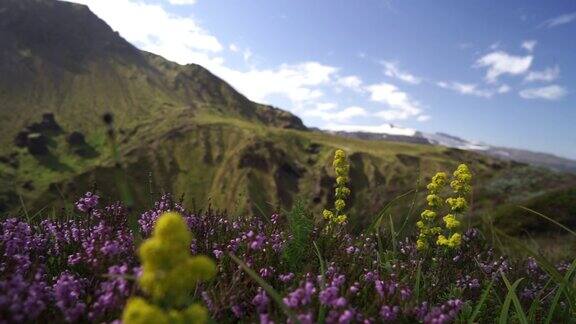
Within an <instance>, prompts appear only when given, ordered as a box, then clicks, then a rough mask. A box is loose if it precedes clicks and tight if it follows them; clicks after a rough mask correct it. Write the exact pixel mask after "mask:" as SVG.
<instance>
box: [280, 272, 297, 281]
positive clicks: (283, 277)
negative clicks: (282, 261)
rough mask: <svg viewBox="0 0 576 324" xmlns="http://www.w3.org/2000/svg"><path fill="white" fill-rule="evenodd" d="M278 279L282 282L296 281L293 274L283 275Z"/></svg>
mask: <svg viewBox="0 0 576 324" xmlns="http://www.w3.org/2000/svg"><path fill="white" fill-rule="evenodd" d="M278 279H280V281H282V282H288V281H290V280H292V279H294V274H293V273H292V272H289V273H286V274H281V275H279V276H278Z"/></svg>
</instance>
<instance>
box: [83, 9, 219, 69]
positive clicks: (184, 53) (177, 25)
mask: <svg viewBox="0 0 576 324" xmlns="http://www.w3.org/2000/svg"><path fill="white" fill-rule="evenodd" d="M75 2H78V3H82V4H86V5H88V6H89V7H90V9H91V10H92V11H93V12H94V13H96V14H97V15H98V16H99V17H100V18H102V19H104V20H105V21H106V22H107V23H108V24H109V25H110V26H112V28H113V29H114V30H117V31H119V32H120V34H121V35H122V36H123V37H124V38H126V39H127V40H128V41H130V42H131V43H133V44H135V45H136V46H138V47H139V48H140V49H143V50H145V51H149V52H153V53H156V54H158V55H162V56H164V57H167V58H169V59H170V60H173V61H176V62H178V63H181V64H185V63H191V62H194V63H198V64H201V65H208V64H214V63H219V62H222V58H220V57H217V56H215V54H217V53H219V52H220V51H222V49H223V46H222V44H221V43H220V42H219V41H218V39H217V38H216V37H214V36H213V35H211V34H210V33H209V32H207V31H206V30H204V29H203V28H202V27H200V25H198V24H197V23H196V21H195V20H194V19H192V18H189V17H182V16H176V15H173V14H171V13H169V12H167V11H166V10H164V8H163V7H162V6H161V5H158V4H147V3H142V2H136V1H130V0H75ZM126 13H130V17H129V19H127V18H126Z"/></svg>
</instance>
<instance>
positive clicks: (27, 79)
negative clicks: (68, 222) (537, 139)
mask: <svg viewBox="0 0 576 324" xmlns="http://www.w3.org/2000/svg"><path fill="white" fill-rule="evenodd" d="M0 39H2V40H5V41H2V42H1V43H0V155H1V157H0V210H2V211H3V212H6V211H10V212H13V213H15V212H22V211H21V209H22V205H23V204H22V202H23V203H24V205H25V206H26V208H27V210H30V211H36V210H39V209H41V208H44V207H52V206H54V207H58V206H62V204H63V203H64V201H69V200H70V199H72V198H73V197H77V196H79V195H80V194H81V193H82V192H84V191H86V190H89V189H90V190H93V189H96V190H98V188H106V192H107V193H108V194H110V193H111V194H112V195H113V197H111V198H116V199H118V198H120V196H121V194H120V192H118V190H117V189H116V188H117V187H118V185H119V184H120V185H122V184H127V185H128V187H129V191H130V192H131V195H132V196H133V199H134V201H135V202H136V204H135V205H136V206H146V204H143V203H149V202H150V201H153V200H154V199H155V198H157V196H158V195H159V194H161V193H162V192H173V193H174V194H175V195H176V196H177V197H182V198H183V199H184V203H185V204H186V205H188V206H191V207H198V208H205V207H207V206H208V205H211V206H213V207H216V208H223V209H228V210H229V211H231V212H232V213H259V212H260V211H262V212H265V213H267V212H271V211H276V210H280V209H282V208H289V207H290V206H291V205H292V204H293V203H294V202H295V201H296V200H297V199H303V200H304V201H305V202H306V203H307V204H308V205H309V206H310V208H311V209H312V210H314V211H316V212H318V211H320V210H321V209H322V207H323V206H324V205H326V204H327V203H329V202H330V201H329V200H330V199H331V198H330V197H332V188H333V183H334V175H333V174H332V171H331V168H330V163H331V162H330V161H331V154H332V153H333V151H334V149H335V148H343V149H345V150H346V151H347V152H348V154H349V157H350V161H351V164H352V165H351V172H352V173H351V181H352V183H351V187H352V192H353V197H352V199H353V201H354V202H353V204H352V205H353V206H354V207H353V210H352V211H351V213H352V214H354V215H355V217H354V222H356V223H355V225H356V226H358V227H360V226H363V225H365V224H366V223H368V222H369V221H370V217H373V216H374V215H375V214H377V213H378V212H379V209H380V208H381V207H382V206H383V205H385V204H386V203H387V202H388V201H390V200H392V199H393V198H395V197H397V196H399V195H401V194H403V193H405V192H407V191H408V190H411V189H413V188H416V187H417V186H418V184H420V187H423V184H424V183H426V180H427V179H429V177H430V176H431V175H432V173H433V172H435V171H438V170H450V169H454V167H455V166H456V165H457V164H458V163H461V162H465V163H468V164H469V165H470V167H471V169H472V170H473V172H474V174H475V175H476V180H475V181H476V183H475V184H474V187H475V188H478V189H477V192H476V193H475V196H474V208H475V210H474V212H473V214H474V215H477V216H480V215H482V214H483V212H484V211H485V210H487V208H488V207H492V206H493V205H494V204H495V203H507V202H510V203H512V202H518V199H519V198H518V197H520V200H522V199H525V198H528V197H532V196H534V195H539V194H543V193H546V192H547V191H549V190H554V189H556V188H564V187H569V186H574V185H575V184H576V176H574V175H564V174H559V173H554V172H550V171H546V170H542V169H536V168H533V167H529V166H526V165H523V164H519V163H515V162H509V161H500V160H496V159H493V158H490V157H486V156H482V155H479V154H476V153H472V152H465V151H460V150H455V149H447V148H443V147H435V146H430V145H418V144H407V143H394V142H384V141H365V140H358V139H349V138H343V137H339V136H336V135H330V134H326V133H322V132H316V131H310V130H308V129H306V128H305V127H304V126H303V124H302V122H301V121H300V119H299V118H297V117H296V116H294V115H292V114H290V113H288V112H286V111H282V110H280V109H276V108H273V107H270V106H265V105H261V104H257V103H254V102H251V101H249V100H248V99H247V98H246V97H244V96H243V95H241V94H240V93H238V92H236V91H235V90H234V89H233V88H232V87H231V86H230V85H228V84H227V83H225V82H224V81H222V80H221V79H219V78H218V77H216V76H214V75H213V74H211V73H210V72H209V71H207V70H206V69H204V68H202V67H201V66H198V65H186V66H181V65H178V64H175V63H172V62H169V61H167V60H165V59H163V58H162V57H159V56H157V55H153V54H150V53H146V52H142V51H139V50H137V49H136V48H135V47H133V46H132V45H130V44H129V43H128V42H126V41H125V40H124V39H122V38H121V37H120V36H119V35H118V34H116V33H114V32H113V31H112V29H110V27H108V26H107V25H106V24H105V23H104V22H103V21H102V20H100V19H98V18H97V17H96V16H95V15H93V14H92V13H91V12H90V11H89V10H88V9H87V8H86V7H84V6H81V5H76V4H70V3H66V2H58V1H51V0H41V1H35V0H8V1H3V2H2V3H1V4H0ZM106 113H110V114H111V115H112V116H113V118H114V123H113V125H112V126H111V129H112V130H113V133H114V141H115V145H113V144H112V143H111V137H110V136H109V134H108V132H109V131H110V129H109V128H108V127H109V126H107V125H105V123H103V122H102V116H103V115H104V114H106ZM113 149H115V150H116V151H117V152H118V156H117V157H115V156H114V154H113V153H112V152H113ZM418 179H420V182H419V181H418ZM527 179H530V181H527ZM510 186H511V187H510ZM522 197H525V198H522ZM20 198H21V199H20ZM407 199H411V197H408V198H407ZM418 201H422V200H421V199H419V200H418ZM391 211H394V209H391ZM394 215H395V216H397V218H402V217H406V215H405V213H403V214H394Z"/></svg>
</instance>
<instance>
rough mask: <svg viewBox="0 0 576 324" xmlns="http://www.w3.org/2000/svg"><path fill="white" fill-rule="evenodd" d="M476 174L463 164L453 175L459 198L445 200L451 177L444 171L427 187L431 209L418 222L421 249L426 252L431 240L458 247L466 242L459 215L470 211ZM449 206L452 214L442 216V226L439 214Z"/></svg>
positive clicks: (417, 242)
mask: <svg viewBox="0 0 576 324" xmlns="http://www.w3.org/2000/svg"><path fill="white" fill-rule="evenodd" d="M471 180H472V174H471V173H470V170H469V169H468V167H467V166H466V165H465V164H460V165H459V166H458V168H457V169H456V171H454V174H453V180H452V181H451V182H450V187H451V188H452V190H453V192H454V194H455V196H454V197H448V198H447V199H446V200H444V199H443V198H442V192H441V191H442V189H443V188H444V187H445V186H446V184H447V181H448V176H447V175H446V173H444V172H439V173H437V174H436V175H434V177H432V181H431V182H430V183H429V184H428V185H427V186H426V188H427V189H428V196H426V201H427V203H428V209H426V210H424V211H423V212H422V214H421V215H420V217H421V218H420V220H419V221H418V222H417V223H416V227H417V228H418V230H419V235H418V240H417V241H416V245H417V248H418V249H419V250H424V249H426V248H427V247H428V246H429V245H430V242H431V241H435V243H436V245H438V246H445V247H448V248H456V247H458V246H460V244H461V242H462V234H461V233H460V231H459V228H460V220H459V219H458V217H457V216H458V215H459V214H462V213H464V212H465V211H466V209H468V202H467V201H466V195H467V194H468V193H469V192H470V190H471V185H470V182H471ZM444 206H447V207H448V213H447V214H446V215H444V216H443V217H442V221H443V222H442V223H443V226H441V225H442V223H441V222H440V221H439V220H438V214H439V213H441V212H442V210H443V207H444Z"/></svg>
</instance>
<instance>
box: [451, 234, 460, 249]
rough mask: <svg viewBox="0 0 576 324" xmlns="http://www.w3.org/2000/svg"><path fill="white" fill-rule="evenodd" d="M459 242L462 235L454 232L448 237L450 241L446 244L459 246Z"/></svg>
mask: <svg viewBox="0 0 576 324" xmlns="http://www.w3.org/2000/svg"><path fill="white" fill-rule="evenodd" d="M461 242H462V235H460V233H454V234H452V236H451V237H450V243H449V244H448V245H449V246H450V247H457V246H460V243H461Z"/></svg>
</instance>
